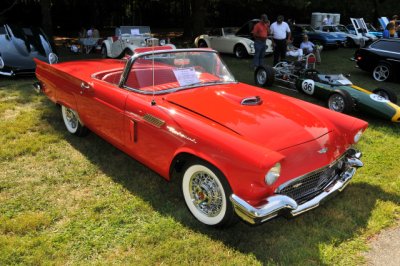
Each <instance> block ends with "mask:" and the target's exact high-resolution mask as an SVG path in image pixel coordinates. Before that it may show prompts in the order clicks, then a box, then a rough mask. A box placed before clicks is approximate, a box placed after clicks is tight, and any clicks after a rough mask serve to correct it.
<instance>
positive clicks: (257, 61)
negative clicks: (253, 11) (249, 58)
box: [251, 14, 269, 68]
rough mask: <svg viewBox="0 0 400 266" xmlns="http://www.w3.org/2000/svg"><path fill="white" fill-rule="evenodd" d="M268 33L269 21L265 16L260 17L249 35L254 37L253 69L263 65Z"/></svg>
mask: <svg viewBox="0 0 400 266" xmlns="http://www.w3.org/2000/svg"><path fill="white" fill-rule="evenodd" d="M268 32H269V20H268V16H267V15H266V14H262V15H261V20H260V21H259V22H258V23H257V24H256V25H254V27H253V30H252V31H251V33H252V34H253V37H254V51H255V52H254V57H253V67H254V68H257V67H258V66H261V65H263V62H264V56H265V49H266V48H267V47H266V41H267V37H268Z"/></svg>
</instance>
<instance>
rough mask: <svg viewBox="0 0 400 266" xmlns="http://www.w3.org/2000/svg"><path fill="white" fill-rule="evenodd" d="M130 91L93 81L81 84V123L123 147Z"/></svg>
mask: <svg viewBox="0 0 400 266" xmlns="http://www.w3.org/2000/svg"><path fill="white" fill-rule="evenodd" d="M127 96H128V91H127V90H125V89H121V88H118V87H117V86H116V85H113V84H108V83H105V82H100V81H97V80H95V79H92V80H91V82H81V84H80V94H79V95H78V96H77V105H78V113H79V116H80V119H81V121H83V123H84V124H85V125H86V126H87V127H88V128H89V129H91V130H92V131H94V132H96V133H97V134H99V135H100V136H102V137H104V138H105V139H107V140H108V141H109V142H111V143H112V144H114V145H117V146H120V147H121V146H123V119H124V110H125V102H126V98H127Z"/></svg>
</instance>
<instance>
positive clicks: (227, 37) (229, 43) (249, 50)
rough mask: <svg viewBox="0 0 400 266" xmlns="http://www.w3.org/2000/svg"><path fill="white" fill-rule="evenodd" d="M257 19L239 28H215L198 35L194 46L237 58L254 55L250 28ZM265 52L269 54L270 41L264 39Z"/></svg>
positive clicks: (270, 51) (270, 50) (270, 49)
mask: <svg viewBox="0 0 400 266" xmlns="http://www.w3.org/2000/svg"><path fill="white" fill-rule="evenodd" d="M259 21H260V20H259V19H253V20H250V21H248V22H247V23H246V24H244V25H243V26H242V27H241V28H240V29H239V30H237V31H236V30H235V28H232V27H225V28H215V29H213V30H211V31H210V32H209V34H203V35H200V36H198V37H197V38H196V39H195V41H194V45H195V46H196V47H210V48H212V49H214V50H217V51H218V52H220V53H227V54H234V55H235V56H236V57H237V58H244V57H246V56H249V55H254V52H255V51H254V41H253V37H252V35H251V30H252V29H253V27H254V25H255V24H256V23H257V22H259ZM266 45H267V48H266V49H265V53H266V54H271V53H272V52H273V50H272V41H271V40H269V39H267V40H266Z"/></svg>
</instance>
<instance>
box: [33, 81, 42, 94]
mask: <svg viewBox="0 0 400 266" xmlns="http://www.w3.org/2000/svg"><path fill="white" fill-rule="evenodd" d="M32 86H33V89H34V90H35V91H36V92H37V93H41V92H42V85H41V84H40V82H35V83H33V84H32Z"/></svg>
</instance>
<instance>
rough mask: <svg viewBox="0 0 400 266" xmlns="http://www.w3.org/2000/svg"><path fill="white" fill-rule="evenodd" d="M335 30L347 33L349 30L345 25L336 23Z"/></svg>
mask: <svg viewBox="0 0 400 266" xmlns="http://www.w3.org/2000/svg"><path fill="white" fill-rule="evenodd" d="M336 30H337V31H340V32H345V33H349V30H348V29H347V28H346V27H345V26H343V25H337V26H336Z"/></svg>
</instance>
